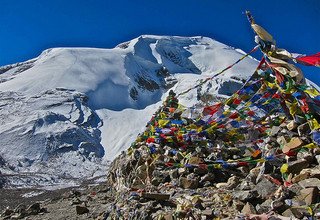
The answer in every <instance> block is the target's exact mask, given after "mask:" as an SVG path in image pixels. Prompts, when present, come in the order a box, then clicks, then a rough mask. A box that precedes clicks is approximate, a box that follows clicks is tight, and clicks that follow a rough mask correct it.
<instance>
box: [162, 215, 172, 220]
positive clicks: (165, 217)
mask: <svg viewBox="0 0 320 220" xmlns="http://www.w3.org/2000/svg"><path fill="white" fill-rule="evenodd" d="M163 220H174V218H173V216H172V214H166V215H165V216H163Z"/></svg>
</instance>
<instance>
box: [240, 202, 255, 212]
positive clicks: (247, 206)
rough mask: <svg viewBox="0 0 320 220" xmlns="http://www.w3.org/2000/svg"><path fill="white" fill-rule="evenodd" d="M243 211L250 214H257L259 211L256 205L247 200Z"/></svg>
mask: <svg viewBox="0 0 320 220" xmlns="http://www.w3.org/2000/svg"><path fill="white" fill-rule="evenodd" d="M241 213H243V214H245V215H250V214H256V213H257V211H256V209H255V208H254V206H253V205H252V204H251V203H249V202H247V203H246V204H245V205H244V206H243V208H242V210H241Z"/></svg>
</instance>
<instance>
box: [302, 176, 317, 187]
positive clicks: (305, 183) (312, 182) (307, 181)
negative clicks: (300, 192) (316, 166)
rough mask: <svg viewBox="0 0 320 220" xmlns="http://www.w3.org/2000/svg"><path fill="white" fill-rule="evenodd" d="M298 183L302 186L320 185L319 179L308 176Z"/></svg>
mask: <svg viewBox="0 0 320 220" xmlns="http://www.w3.org/2000/svg"><path fill="white" fill-rule="evenodd" d="M298 184H299V185H300V186H302V187H303V188H308V187H320V179H317V178H309V179H305V180H301V181H300V182H299V183H298Z"/></svg>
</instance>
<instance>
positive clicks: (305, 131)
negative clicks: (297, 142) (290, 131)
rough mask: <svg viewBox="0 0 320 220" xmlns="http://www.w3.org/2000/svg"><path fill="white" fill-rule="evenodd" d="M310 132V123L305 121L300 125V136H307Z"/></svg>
mask: <svg viewBox="0 0 320 220" xmlns="http://www.w3.org/2000/svg"><path fill="white" fill-rule="evenodd" d="M310 132H311V130H310V125H309V124H308V123H304V124H302V125H299V126H298V134H299V136H300V137H303V136H307V135H309V133H310Z"/></svg>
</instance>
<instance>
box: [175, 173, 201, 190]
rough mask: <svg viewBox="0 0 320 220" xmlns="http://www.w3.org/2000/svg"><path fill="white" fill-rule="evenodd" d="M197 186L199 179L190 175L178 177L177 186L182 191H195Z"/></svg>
mask: <svg viewBox="0 0 320 220" xmlns="http://www.w3.org/2000/svg"><path fill="white" fill-rule="evenodd" d="M198 185H199V178H198V177H197V176H196V175H195V174H193V173H191V174H189V175H188V176H187V177H182V176H181V177H180V178H179V186H181V187H182V188H184V189H196V188H198Z"/></svg>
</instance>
